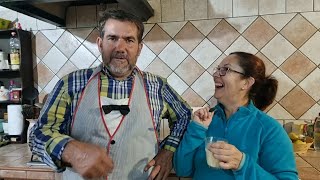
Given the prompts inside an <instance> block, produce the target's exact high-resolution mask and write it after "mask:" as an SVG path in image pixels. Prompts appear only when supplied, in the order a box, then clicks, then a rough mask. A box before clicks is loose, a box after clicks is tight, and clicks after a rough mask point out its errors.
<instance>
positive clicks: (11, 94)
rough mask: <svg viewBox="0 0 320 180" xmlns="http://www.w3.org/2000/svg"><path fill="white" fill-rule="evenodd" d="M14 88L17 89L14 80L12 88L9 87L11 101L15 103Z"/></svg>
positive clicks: (11, 83) (11, 84)
mask: <svg viewBox="0 0 320 180" xmlns="http://www.w3.org/2000/svg"><path fill="white" fill-rule="evenodd" d="M14 88H16V85H15V83H14V81H13V80H11V81H10V86H9V100H10V101H13V100H14V92H13V90H14Z"/></svg>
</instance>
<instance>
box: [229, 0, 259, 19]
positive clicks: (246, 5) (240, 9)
mask: <svg viewBox="0 0 320 180" xmlns="http://www.w3.org/2000/svg"><path fill="white" fill-rule="evenodd" d="M258 4H259V1H258V0H233V17H238V16H254V15H258V9H259V8H258Z"/></svg>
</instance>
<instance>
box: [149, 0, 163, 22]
mask: <svg viewBox="0 0 320 180" xmlns="http://www.w3.org/2000/svg"><path fill="white" fill-rule="evenodd" d="M148 3H149V4H150V6H151V7H152V9H153V10H154V15H153V16H152V17H151V18H149V19H148V21H147V23H157V22H161V14H162V11H161V0H148Z"/></svg>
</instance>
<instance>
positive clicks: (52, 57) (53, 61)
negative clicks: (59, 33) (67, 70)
mask: <svg viewBox="0 0 320 180" xmlns="http://www.w3.org/2000/svg"><path fill="white" fill-rule="evenodd" d="M67 60H68V59H67V58H66V57H65V56H64V55H63V54H62V52H61V51H59V50H58V49H57V48H56V47H55V46H54V47H52V48H51V49H50V51H49V52H48V53H47V54H46V56H45V57H44V58H43V59H42V62H44V63H45V64H46V65H47V67H48V68H50V69H51V71H53V72H54V73H57V72H58V71H59V70H60V68H61V67H62V66H63V65H64V64H65V63H66V62H67Z"/></svg>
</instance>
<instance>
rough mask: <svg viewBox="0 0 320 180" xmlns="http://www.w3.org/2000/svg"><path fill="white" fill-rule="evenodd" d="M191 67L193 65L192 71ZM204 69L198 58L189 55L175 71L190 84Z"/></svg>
mask: <svg viewBox="0 0 320 180" xmlns="http://www.w3.org/2000/svg"><path fill="white" fill-rule="evenodd" d="M190 67H192V71H190ZM204 71H205V69H204V68H203V67H202V66H201V65H200V64H198V63H197V61H196V60H194V59H193V58H192V57H191V56H188V57H187V58H186V59H185V60H184V61H183V62H182V63H181V64H180V65H179V66H178V67H177V69H176V70H175V73H176V74H177V75H178V76H180V77H181V79H182V80H184V81H185V82H186V83H187V84H188V85H189V86H190V85H191V84H192V83H193V82H194V81H195V80H196V79H198V78H199V76H200V75H201V74H202V73H203V72H204Z"/></svg>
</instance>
